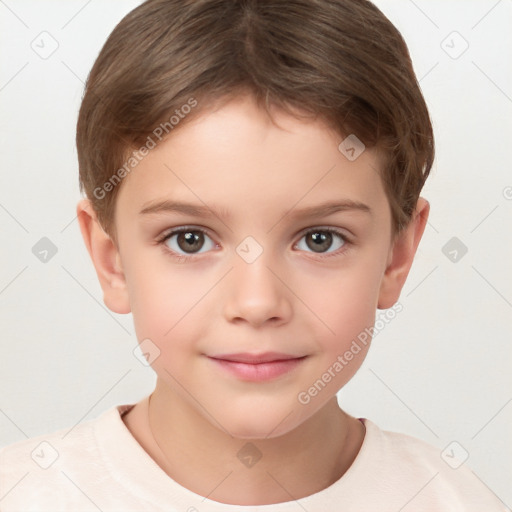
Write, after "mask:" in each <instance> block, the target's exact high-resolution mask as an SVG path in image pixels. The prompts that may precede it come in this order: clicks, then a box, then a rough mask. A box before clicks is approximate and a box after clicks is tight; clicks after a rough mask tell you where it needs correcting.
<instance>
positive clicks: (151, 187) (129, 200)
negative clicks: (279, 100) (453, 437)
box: [77, 96, 429, 505]
mask: <svg viewBox="0 0 512 512" xmlns="http://www.w3.org/2000/svg"><path fill="white" fill-rule="evenodd" d="M273 117H274V120H275V122H276V124H274V123H273V122H272V121H271V120H270V118H269V117H268V116H267V115H266V113H265V112H264V111H263V110H261V109H259V108H258V107H257V105H256V104H255V102H254V101H253V99H252V98H251V97H250V96H241V97H238V98H236V99H233V100H232V101H230V102H228V103H226V104H225V105H224V106H222V107H221V108H218V109H217V110H210V111H206V112H204V113H203V114H202V115H201V116H199V117H198V118H196V119H194V120H192V121H189V122H187V123H184V124H183V126H181V127H179V129H176V130H175V131H174V132H172V133H171V136H170V137H169V138H168V139H167V140H165V141H164V142H163V143H161V144H160V145H159V146H157V148H155V149H153V150H152V151H150V153H149V154H148V156H146V157H145V158H144V159H143V160H142V161H141V162H140V164H139V165H138V166H137V168H136V170H134V171H133V172H132V173H131V174H130V175H128V176H127V177H126V178H125V179H124V181H123V182H122V188H121V190H120V193H119V196H118V199H117V204H116V233H117V236H118V246H116V244H114V243H113V242H112V240H111V239H110V238H109V237H108V236H107V234H106V233H105V232H104V231H103V229H102V228H101V227H100V225H99V223H98V221H97V218H96V215H95V212H94V211H93V209H92V208H91V205H90V202H89V201H88V200H86V199H84V200H82V201H80V202H79V203H78V206H77V214H78V218H79V222H80V228H81V231H82V235H83V237H84V241H85V244H86V247H87V249H88V251H89V254H90V256H91V258H92V261H93V263H94V266H95V269H96V272H97V274H98V278H99V281H100V284H101V287H102V290H103V294H104V301H105V304H106V305H107V306H108V307H109V309H111V310H112V311H114V312H116V313H120V314H124V313H129V312H132V314H133V319H134V324H135V330H136V334H137V338H138V340H139V341H142V340H144V339H147V338H149V339H150V340H151V343H153V344H154V345H155V346H156V347H158V350H160V355H159V356H158V357H157V358H156V359H155V360H154V361H153V362H152V367H153V369H154V370H155V372H156V374H157V384H156V387H155V390H154V392H153V394H152V398H151V403H150V408H149V410H148V403H147V400H146V399H145V400H142V401H141V402H139V403H137V404H136V405H135V407H134V408H133V409H132V410H131V411H130V412H129V413H128V414H127V415H126V416H125V417H124V421H125V423H126V426H127V427H128V429H129V430H130V431H131V432H132V434H133V436H134V437H135V439H137V441H138V442H139V443H140V444H141V445H142V447H143V448H144V449H145V450H146V451H147V453H148V454H149V455H150V456H151V457H152V458H153V459H154V460H155V461H156V462H157V463H158V464H159V466H160V467H161V468H162V469H163V470H164V471H165V472H166V473H167V474H168V475H169V476H170V477H171V478H172V479H174V480H175V481H177V482H178V483H180V484H181V485H183V486H185V487H187V488H188V489H190V490H192V491H193V492H195V493H197V494H200V495H202V496H208V498H209V499H211V500H215V501H219V502H223V503H230V504H239V505H265V504H272V503H279V502H284V501H290V500H292V499H298V498H302V497H305V496H309V495H311V494H314V493H316V492H319V491H320V490H322V489H325V488H326V487H328V486H329V485H331V484H332V483H334V482H335V481H337V480H338V479H339V478H341V476H342V475H343V474H344V473H345V472H346V471H347V469H348V468H349V467H350V465H351V464H352V462H353V461H354V459H355V457H356V456H357V453H358V451H359V449H360V447H361V443H362V441H363V439H364V426H363V425H362V423H361V422H360V421H358V420H357V419H356V418H353V417H351V416H350V415H348V414H347V413H345V412H344V411H343V410H342V409H341V408H340V407H339V405H338V402H337V397H336V393H337V391H338V390H339V389H341V388H342V387H343V386H344V385H345V384H346V383H347V382H348V381H349V380H350V378H351V377H352V376H353V375H354V374H355V373H356V371H357V370H358V368H359V367H360V365H361V363H362V362H363V360H364V357H365V355H366V353H367V350H368V347H369V344H368V345H367V346H366V347H362V350H361V351H360V352H359V353H358V354H357V355H355V356H354V358H353V359H352V360H351V361H350V362H349V363H348V364H347V365H346V366H344V367H343V370H342V371H339V372H337V373H335V377H334V378H332V379H331V380H330V382H329V383H328V384H327V385H326V386H325V388H323V389H322V390H321V391H320V392H319V393H317V395H316V396H314V397H312V398H311V400H310V401H309V402H308V403H307V404H303V403H300V402H299V400H298V398H297V397H298V394H299V393H300V392H301V391H307V390H308V389H309V388H310V387H311V386H312V385H313V383H315V381H317V380H318V379H320V378H321V377H322V374H324V372H326V370H327V369H328V368H329V367H332V365H333V363H334V362H335V361H336V360H337V357H338V355H340V354H343V353H344V352H345V351H346V350H348V349H349V347H350V345H351V343H352V341H353V340H354V339H356V338H357V335H358V334H359V333H361V332H362V331H364V329H365V328H368V327H370V326H372V325H373V324H374V320H375V313H376V309H377V307H378V308H380V309H386V308H389V307H391V306H392V305H393V304H395V303H396V301H397V300H398V298H399V295H400V291H401V289H402V287H403V285H404V282H405V280H406V277H407V275H408V273H409V270H410V267H411V265H412V262H413V258H414V254H415V252H416V249H417V246H418V244H419V242H420V239H421V236H422V234H423V231H424V228H425V224H426V222H427V218H428V213H429V204H428V202H427V201H426V200H424V199H423V198H420V199H419V200H418V203H417V208H416V211H415V214H414V216H413V219H412V221H411V222H410V224H409V225H408V227H407V228H406V229H405V230H404V231H403V232H401V233H400V235H399V236H397V237H395V236H394V235H393V234H392V231H391V212H390V207H389V203H388V201H387V198H386V195H385V193H384V188H383V186H382V182H381V180H380V178H379V175H378V168H379V160H378V155H377V154H376V153H375V152H374V151H373V150H370V149H366V150H365V151H364V152H363V153H362V154H361V155H360V156H359V157H358V158H357V159H356V160H355V161H352V162H351V161H349V160H348V159H347V158H346V157H345V156H344V155H343V154H342V153H341V152H340V151H339V150H338V145H339V143H340V142H341V140H342V138H341V137H340V136H339V135H338V134H336V133H335V132H333V131H332V130H330V129H329V128H328V127H327V126H326V125H325V124H324V123H322V121H319V120H311V119H309V120H305V119H300V120H299V119H297V118H295V117H292V116H289V115H287V114H285V113H282V112H275V113H274V115H273ZM159 199H173V200H180V201H183V202H189V203H194V204H196V205H200V206H204V205H207V206H208V207H210V208H218V209H219V210H223V211H225V212H229V217H226V218H219V217H217V216H215V215H213V214H210V215H209V216H208V217H206V218H203V217H196V216H192V215H190V214H182V213H175V212H166V213H160V214H148V215H141V214H139V212H140V210H142V208H143V206H144V205H146V204H147V203H148V202H150V201H155V200H159ZM341 199H350V200H353V201H359V202H362V203H364V204H366V205H367V206H369V207H370V209H371V214H369V213H366V212H363V211H358V210H346V211H340V212H337V213H332V214H330V215H327V216H322V217H311V216H307V217H300V218H299V217H295V215H296V214H297V212H298V211H299V210H300V209H302V208H305V207H309V206H315V205H319V204H322V203H324V202H327V201H331V200H332V201H335V200H341ZM180 226H192V227H193V228H198V227H202V228H204V229H206V230H207V233H208V236H206V237H205V238H204V245H203V246H202V247H201V246H200V243H199V245H198V246H197V247H198V248H197V249H196V250H197V251H199V252H198V253H196V254H191V255H190V259H188V260H186V261H179V260H178V259H177V257H176V253H177V252H179V253H180V254H187V252H186V250H185V249H183V247H184V245H183V244H182V245H181V246H180V245H179V244H178V243H177V236H174V237H173V238H172V239H170V240H167V242H166V243H165V244H160V245H159V244H158V243H157V242H156V240H157V239H158V238H159V237H160V236H161V235H162V234H164V235H165V234H166V233H167V232H169V230H170V228H177V227H180ZM326 227H331V228H333V229H338V230H339V231H340V232H341V233H342V234H345V235H346V236H347V239H348V240H349V243H346V242H345V245H344V242H343V239H341V238H338V236H337V235H333V238H332V244H331V245H330V246H329V243H327V245H325V246H323V247H324V248H323V249H321V251H323V252H315V251H314V250H313V249H311V248H310V247H311V245H310V246H308V244H307V240H310V241H311V234H312V232H313V233H314V232H315V231H322V230H321V229H319V228H326ZM306 228H307V229H308V230H309V231H308V232H307V233H304V230H306ZM315 228H316V230H315ZM192 231H193V230H192ZM306 235H307V236H306ZM248 236H251V237H252V238H253V239H254V240H256V241H257V243H258V244H259V246H260V247H261V249H262V251H263V252H262V253H261V255H260V256H259V257H258V258H257V259H255V261H253V262H251V263H248V262H246V261H245V260H244V259H242V257H241V256H240V255H239V254H238V253H237V251H236V249H237V247H238V246H239V244H240V243H241V242H242V241H243V240H244V239H245V238H246V237H248ZM313 247H314V245H313ZM173 250H174V251H175V252H174V255H173ZM253 250H254V249H250V251H253ZM253 254H254V253H253ZM265 351H279V352H284V353H287V354H292V355H295V356H303V355H306V356H307V357H306V358H305V359H304V360H303V361H302V363H301V364H300V365H299V366H298V367H296V368H295V369H294V370H293V371H291V372H289V373H287V374H285V375H282V376H280V377H278V378H276V379H273V380H270V381H266V382H247V381H243V380H239V379H237V378H236V377H234V376H232V375H230V374H228V373H226V372H224V370H222V369H220V368H218V367H217V365H216V364H214V363H213V362H212V361H211V360H210V359H208V357H207V355H218V354H226V353H235V352H252V353H255V352H265ZM148 421H150V424H149V423H148ZM149 425H150V426H151V430H152V432H153V435H152V434H151V431H150V428H149ZM155 439H156V442H155ZM248 441H250V442H252V443H253V444H254V445H255V446H256V447H257V448H258V450H259V451H260V452H261V454H262V457H261V459H260V460H259V461H258V462H257V463H256V464H255V465H254V466H252V467H251V468H248V467H246V466H245V465H244V464H242V463H241V461H240V460H239V459H238V457H237V456H236V454H237V452H238V451H239V450H240V448H242V447H243V446H244V445H245V444H246V443H247V442H248ZM283 461H286V463H285V464H283ZM226 477H227V478H226ZM220 482H222V483H221V484H220V485H219V483H220Z"/></svg>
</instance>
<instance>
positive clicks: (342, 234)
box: [158, 225, 353, 244]
mask: <svg viewBox="0 0 512 512" xmlns="http://www.w3.org/2000/svg"><path fill="white" fill-rule="evenodd" d="M314 230H317V231H328V232H332V233H334V234H337V235H338V236H340V237H341V238H343V239H344V240H345V241H346V242H351V240H352V239H351V236H353V235H347V234H346V231H347V229H342V228H335V227H333V226H322V225H316V226H311V227H308V228H303V229H301V230H300V231H299V232H298V233H297V234H296V235H294V238H295V237H300V238H302V237H303V236H304V235H305V234H307V233H310V232H311V231H314ZM186 231H200V232H202V233H204V234H206V235H207V236H209V237H210V238H211V239H212V240H213V241H214V242H215V243H216V244H218V242H217V241H216V240H215V237H214V236H212V235H211V233H210V231H209V230H208V229H207V228H204V227H201V226H193V225H190V226H187V225H184V226H177V227H174V228H169V229H168V230H166V231H164V233H163V234H162V235H160V236H159V237H158V241H162V240H165V239H169V238H171V237H172V236H173V235H175V234H177V233H182V232H186Z"/></svg>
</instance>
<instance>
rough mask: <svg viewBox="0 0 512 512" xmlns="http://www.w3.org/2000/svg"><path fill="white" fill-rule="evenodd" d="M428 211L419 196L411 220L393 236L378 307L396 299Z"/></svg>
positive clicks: (424, 224) (385, 306)
mask: <svg viewBox="0 0 512 512" xmlns="http://www.w3.org/2000/svg"><path fill="white" fill-rule="evenodd" d="M429 211H430V204H429V202H428V201H427V200H426V199H424V198H422V197H420V198H419V199H418V202H417V205H416V209H415V211H414V214H413V217H412V219H411V221H410V222H409V224H408V225H407V226H406V227H405V228H404V229H403V230H402V232H401V233H400V234H398V235H397V237H396V238H395V240H394V242H393V245H392V247H391V248H390V253H389V259H388V261H387V266H386V270H385V273H384V276H383V278H382V281H381V287H380V291H379V301H378V306H377V307H378V308H379V309H387V308H390V307H392V306H393V304H395V303H396V302H397V301H398V299H399V297H400V292H401V291H402V288H403V286H404V284H405V280H406V279H407V276H408V275H409V271H410V269H411V266H412V262H413V260H414V255H415V254H416V250H417V248H418V245H419V243H420V240H421V237H422V236H423V232H424V230H425V226H426V224H427V220H428V215H429Z"/></svg>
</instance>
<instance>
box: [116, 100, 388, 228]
mask: <svg viewBox="0 0 512 512" xmlns="http://www.w3.org/2000/svg"><path fill="white" fill-rule="evenodd" d="M273 121H274V122H273ZM274 123H275V124H274ZM342 141H343V137H341V136H340V135H339V134H337V133H336V132H335V131H334V130H332V129H330V128H329V127H328V126H327V125H326V124H325V123H324V122H322V121H321V120H312V119H297V118H296V117H294V116H290V115H288V114H286V113H284V112H279V111H275V112H272V119H271V118H269V116H268V114H267V113H266V112H265V111H264V110H263V109H261V108H259V107H258V106H257V105H256V103H255V102H254V100H253V99H252V98H251V97H250V96H244V97H239V98H237V99H234V100H232V101H231V102H229V103H227V104H224V105H223V106H222V107H220V108H217V109H216V110H213V111H206V112H204V113H203V114H201V115H199V116H198V117H196V118H195V119H193V120H191V121H190V122H187V123H185V124H184V125H183V126H182V127H179V129H178V130H176V132H173V133H171V135H170V136H169V137H168V138H167V139H166V140H165V141H163V142H161V143H160V144H159V145H158V146H157V147H156V148H155V149H152V150H150V151H149V154H148V155H147V156H145V157H144V158H143V159H142V161H141V162H140V163H139V164H138V165H137V167H136V168H135V169H134V170H133V171H132V172H131V173H130V174H129V175H128V176H127V177H126V178H124V182H123V184H122V185H123V186H122V187H121V190H120V192H119V195H118V199H117V205H116V211H117V212H118V214H119V217H118V215H117V214H116V218H121V217H126V216H129V217H130V219H131V220H135V217H138V216H139V215H140V212H141V211H142V210H144V208H145V207H147V206H148V205H149V204H154V203H155V202H158V201H162V200H174V201H183V202H189V203H190V202H193V203H194V204H203V206H211V207H213V208H217V209H218V210H219V211H222V212H223V214H224V215H225V216H232V215H235V216H236V215H245V216H248V215H259V216H260V217H261V218H263V217H264V216H266V215H274V216H275V215H282V213H283V212H284V211H286V210H289V209H290V208H291V207H293V206H294V205H297V206H299V205H300V207H308V206H309V207H312V206H315V205H318V204H319V203H320V202H322V203H325V202H328V201H331V202H334V201H336V200H348V201H352V202H358V203H361V204H372V205H373V206H372V208H373V209H377V210H378V209H379V208H383V207H384V208H385V207H386V199H385V196H384V190H383V187H382V183H381V179H380V176H379V168H378V166H379V162H378V159H377V156H376V154H375V153H374V152H373V151H372V150H369V149H366V150H365V151H363V152H362V153H361V154H360V156H358V157H357V159H355V160H353V161H351V160H349V159H348V158H347V157H346V155H345V154H344V153H342V152H341V151H340V150H339V148H338V146H339V145H340V143H341V142H342Z"/></svg>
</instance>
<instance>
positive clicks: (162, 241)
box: [156, 226, 353, 263]
mask: <svg viewBox="0 0 512 512" xmlns="http://www.w3.org/2000/svg"><path fill="white" fill-rule="evenodd" d="M189 231H197V232H199V233H203V234H204V235H206V236H208V237H210V235H209V234H208V232H207V231H206V230H205V229H202V228H198V227H193V226H184V227H181V228H177V229H174V230H172V231H169V232H168V233H166V234H164V235H163V236H161V237H160V238H159V239H157V240H156V242H157V244H158V245H161V246H162V248H163V249H164V251H165V253H166V254H168V255H170V256H171V257H173V258H175V259H176V260H177V261H178V263H182V262H186V261H190V260H193V259H195V257H196V256H197V254H191V255H184V254H178V253H176V252H174V251H172V250H171V249H169V248H168V247H166V246H165V242H167V240H169V239H170V238H171V237H172V236H173V235H177V234H179V233H187V232H189ZM314 232H322V233H332V234H335V235H338V236H339V237H340V238H341V239H342V240H343V243H344V245H343V247H342V248H340V249H338V250H337V251H334V252H332V253H326V254H322V253H317V257H319V258H320V259H324V258H330V257H331V256H344V255H345V253H346V251H347V250H348V249H349V247H350V246H351V245H353V242H352V241H351V240H350V239H349V237H348V236H347V235H345V233H343V232H341V231H339V230H337V229H334V228H322V227H318V228H308V229H307V230H305V231H302V232H301V233H300V238H299V240H301V239H302V237H303V236H305V235H307V234H309V233H314ZM210 238H211V237H210ZM340 251H341V252H340ZM312 254H314V253H312Z"/></svg>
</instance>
